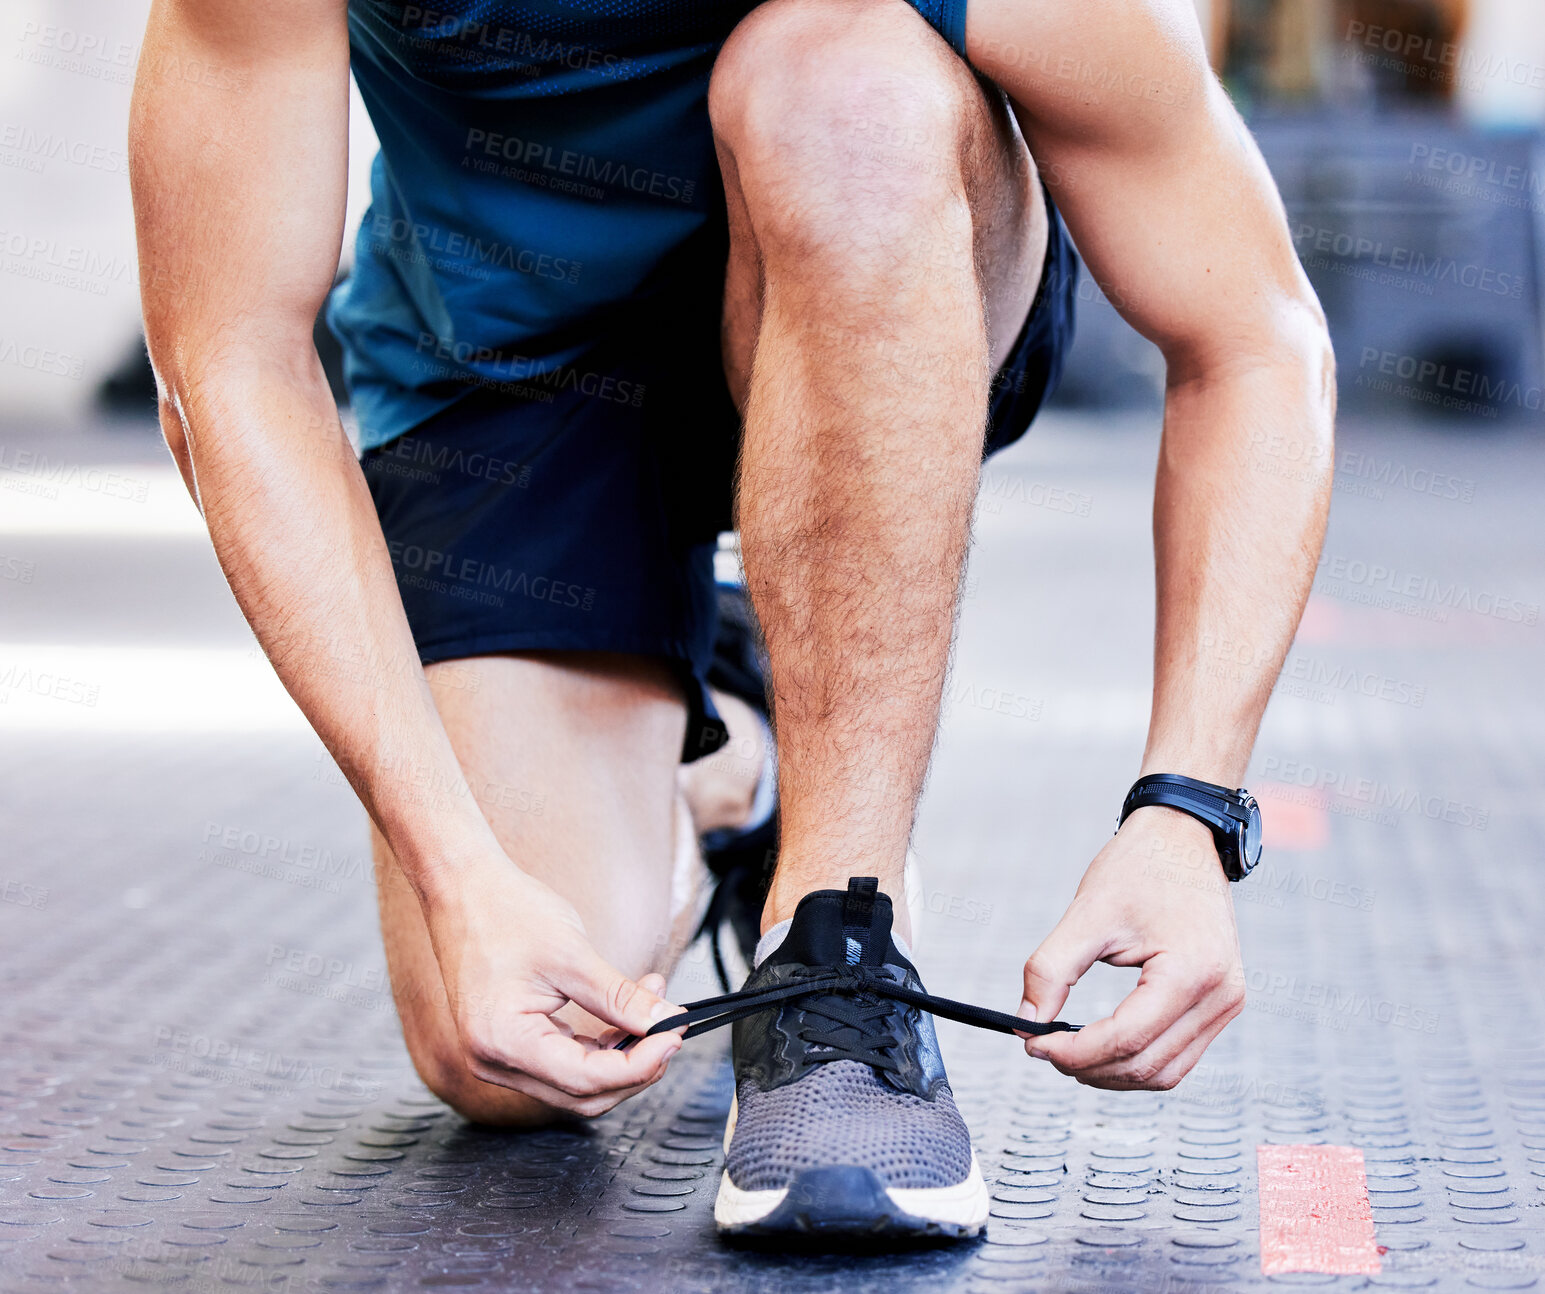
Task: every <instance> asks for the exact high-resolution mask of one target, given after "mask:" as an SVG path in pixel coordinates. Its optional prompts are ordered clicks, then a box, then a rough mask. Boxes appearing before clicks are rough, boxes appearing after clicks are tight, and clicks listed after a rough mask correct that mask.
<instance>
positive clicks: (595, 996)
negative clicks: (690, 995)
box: [557, 954, 681, 1037]
mask: <svg viewBox="0 0 1545 1294" xmlns="http://www.w3.org/2000/svg"><path fill="white" fill-rule="evenodd" d="M642 978H643V980H644V981H645V983H647V984H648V985H650V987H647V988H646V987H645V983H640V982H638V981H636V980H631V979H629V978H628V977H627V976H626V975H624V974H623V973H622V972H621V971H619V970H618V969H617V968H616V967H614V966H612V965H610V964H609V963H607V962H606V960H605V959H604V958H602V957H601V956H599V955H598V954H592V955H591V956H590V957H589V958H587V959H586V960H585V961H584V962H583V963H582V964H581V965H580V966H578V967H576V968H575V969H574V970H573V971H572V972H571V973H570V974H569V975H568V976H567V977H566V978H565V981H564V982H563V983H562V984H559V985H558V986H557V987H558V988H559V989H561V990H562V991H563V992H564V993H565V994H566V995H567V996H568V997H569V998H570V999H572V1000H573V1001H574V1002H576V1003H578V1004H579V1005H580V1006H582V1007H584V1009H585V1010H586V1011H588V1012H590V1014H591V1015H593V1016H595V1017H596V1018H597V1019H599V1020H604V1021H606V1023H607V1024H609V1025H612V1026H614V1027H615V1028H618V1029H624V1030H626V1031H627V1032H628V1033H631V1034H637V1035H638V1036H639V1037H642V1036H643V1035H644V1034H646V1033H648V1032H649V1030H650V1028H651V1026H653V1025H654V1024H656V1023H658V1022H659V1021H661V1020H664V1019H666V1018H667V1017H668V1016H673V1015H677V1014H679V1012H680V1011H681V1008H680V1007H679V1006H674V1005H672V1004H671V1003H670V1002H667V1001H666V1000H665V999H664V998H663V997H661V996H659V993H657V992H655V991H654V987H655V986H658V989H659V992H664V991H665V982H664V980H662V979H661V978H660V977H659V976H658V975H645V976H643V977H642Z"/></svg>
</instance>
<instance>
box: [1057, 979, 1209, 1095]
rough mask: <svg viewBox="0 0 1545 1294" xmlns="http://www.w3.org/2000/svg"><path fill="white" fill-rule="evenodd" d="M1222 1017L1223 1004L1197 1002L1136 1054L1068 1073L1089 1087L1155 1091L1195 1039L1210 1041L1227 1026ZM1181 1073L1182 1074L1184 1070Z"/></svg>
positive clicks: (1207, 1000) (1186, 1052) (1191, 1048)
mask: <svg viewBox="0 0 1545 1294" xmlns="http://www.w3.org/2000/svg"><path fill="white" fill-rule="evenodd" d="M1223 1014H1224V1011H1223V1007H1222V1004H1221V1003H1219V1002H1217V1001H1215V1000H1213V999H1212V998H1208V999H1206V1000H1204V1001H1202V1002H1198V1003H1197V1004H1196V1005H1195V1006H1194V1007H1192V1008H1191V1009H1190V1010H1189V1011H1187V1012H1186V1013H1185V1014H1184V1015H1183V1016H1181V1017H1180V1019H1179V1020H1177V1021H1175V1023H1174V1024H1173V1025H1172V1026H1170V1028H1168V1029H1166V1030H1165V1031H1164V1032H1163V1033H1162V1034H1161V1035H1160V1036H1159V1037H1157V1038H1155V1039H1154V1040H1153V1042H1152V1043H1150V1044H1149V1045H1148V1046H1147V1047H1145V1048H1143V1050H1141V1051H1140V1052H1138V1053H1137V1054H1136V1055H1133V1056H1127V1057H1124V1058H1122V1059H1120V1060H1115V1061H1111V1062H1109V1063H1107V1064H1102V1065H1095V1066H1091V1067H1089V1068H1087V1069H1079V1070H1070V1071H1067V1072H1068V1073H1070V1074H1071V1075H1072V1077H1074V1078H1076V1079H1077V1080H1078V1081H1079V1082H1080V1083H1085V1084H1088V1085H1089V1086H1090V1087H1106V1088H1115V1089H1121V1090H1126V1089H1130V1088H1139V1089H1145V1090H1146V1089H1151V1088H1157V1087H1158V1086H1159V1080H1160V1078H1161V1077H1163V1076H1165V1075H1167V1074H1168V1073H1169V1072H1170V1070H1171V1069H1173V1068H1175V1067H1176V1066H1177V1064H1178V1063H1179V1062H1180V1060H1181V1058H1182V1057H1184V1056H1186V1055H1188V1054H1189V1053H1190V1052H1192V1051H1193V1050H1194V1049H1195V1048H1196V1045H1197V1042H1198V1040H1200V1039H1203V1038H1211V1037H1212V1036H1214V1035H1215V1034H1216V1032H1217V1030H1218V1029H1221V1028H1222V1027H1223V1024H1224V1023H1226V1021H1224V1020H1222V1019H1221V1017H1222V1016H1223ZM1203 1046H1204V1047H1205V1043H1203ZM1180 1072H1181V1073H1184V1070H1182V1071H1180ZM1172 1086H1173V1084H1172Z"/></svg>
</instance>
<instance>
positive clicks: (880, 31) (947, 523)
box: [709, 0, 1046, 931]
mask: <svg viewBox="0 0 1545 1294" xmlns="http://www.w3.org/2000/svg"><path fill="white" fill-rule="evenodd" d="M709 102H710V111H711V114H712V117H713V123H714V129H715V133H716V138H717V141H718V147H719V155H720V162H721V166H722V168H723V170H724V174H725V183H726V189H727V193H728V197H729V203H730V217H731V258H730V267H729V277H728V284H727V288H726V314H725V340H726V370H727V373H728V374H729V377H730V381H731V385H732V388H733V389H735V390H736V394H737V398H741V399H743V402H744V411H745V417H746V432H745V447H744V456H743V461H742V469H741V480H740V495H739V522H740V529H741V543H742V553H743V556H744V561H745V567H746V577H747V583H748V586H749V589H750V592H751V597H752V601H753V604H754V605H755V607H756V611H757V614H758V616H759V617H760V619H761V623H762V627H763V631H764V632H765V634H766V638H767V644H768V650H769V653H770V655H771V658H772V687H773V694H774V712H775V716H776V724H777V740H778V758H779V772H780V778H781V787H780V789H781V798H782V806H781V812H782V856H781V858H780V861H779V865H778V870H777V874H776V876H775V877H774V880H773V885H772V892H771V894H770V896H769V899H768V903H767V908H766V911H765V912H764V915H763V926H764V929H765V928H766V927H768V926H770V925H772V924H774V923H775V922H777V921H779V920H782V919H783V918H785V917H787V916H789V915H791V914H792V912H793V909H794V906H795V905H796V904H797V902H798V900H799V899H800V897H801V896H803V895H804V894H806V893H808V892H810V891H811V890H813V889H820V888H826V887H831V886H837V887H840V886H842V885H843V884H844V883H845V882H846V878H847V877H848V876H849V875H851V874H855V873H862V874H869V875H876V876H878V877H879V878H880V883H881V886H882V888H883V889H884V890H885V891H886V892H887V893H889V894H890V895H891V896H892V898H893V899H894V900H896V909H897V920H898V924H899V925H900V926H901V928H902V929H903V931H905V928H906V917H905V904H904V902H903V901H902V900H903V895H902V869H903V866H904V863H905V857H906V849H907V842H908V838H909V836H910V834H911V829H912V819H913V814H914V811H915V807H916V803H917V798H918V795H919V793H920V792H921V789H922V785H923V779H924V776H925V774H926V772H927V767H928V760H929V756H930V752H931V750H932V747H933V741H934V732H935V728H936V726H937V722H938V714H939V701H940V695H941V691H942V687H943V683H944V677H945V672H946V669H947V666H948V659H949V651H950V642H951V637H952V634H953V625H954V613H955V603H956V596H957V588H958V583H959V576H960V570H961V565H962V562H963V560H964V555H965V550H966V544H967V539H968V533H969V526H970V518H971V512H972V504H973V500H974V497H975V491H976V485H977V479H978V474H979V469H980V461H981V452H982V436H983V431H984V427H985V423H986V415H987V398H988V382H989V378H990V374H991V369H992V365H994V364H995V363H996V362H997V361H998V360H999V359H1000V358H1001V357H1002V355H1003V353H1004V352H1005V351H1006V350H1007V348H1008V346H1009V345H1010V344H1011V342H1012V340H1013V338H1014V337H1015V335H1016V334H1017V332H1018V330H1019V327H1020V325H1021V323H1022V322H1023V320H1024V317H1025V313H1026V311H1027V309H1028V307H1029V304H1030V301H1031V300H1032V298H1033V296H1034V291H1035V287H1036V283H1037V281H1038V279H1039V273H1040V264H1041V260H1042V257H1043V255H1044V249H1045V228H1046V226H1045V210H1044V204H1043V203H1042V201H1041V198H1040V191H1039V186H1038V185H1037V184H1036V183H1035V173H1034V169H1033V166H1032V165H1031V163H1030V161H1029V155H1028V153H1027V152H1026V150H1025V148H1024V144H1023V142H1022V141H1021V140H1020V138H1019V135H1018V132H1017V130H1016V128H1015V127H1014V125H1013V122H1012V119H1011V117H1010V115H1009V114H1008V112H1007V111H1006V110H1005V108H1004V105H1003V103H1002V102H1001V99H1000V98H998V97H997V96H996V95H994V94H992V93H990V92H989V91H987V90H985V89H984V88H983V87H982V85H981V84H980V83H978V82H977V80H976V79H975V78H974V77H973V76H972V75H971V73H970V71H969V69H968V68H967V67H966V65H965V64H964V63H963V62H962V61H961V60H959V59H958V58H956V57H955V55H954V54H953V53H952V52H951V51H950V49H949V48H948V46H947V45H946V44H945V43H944V42H943V41H942V40H941V39H940V38H939V37H938V36H937V35H936V34H935V33H934V32H933V31H932V30H931V29H930V28H928V27H927V25H926V24H925V23H924V22H923V21H922V19H920V18H919V17H918V16H917V15H916V13H915V12H914V11H913V10H912V9H911V8H910V7H909V6H907V5H905V4H903V3H902V2H901V0H845V2H843V3H837V4H833V3H830V2H829V0H816V2H812V0H769V3H766V4H763V5H762V6H760V7H759V8H758V9H756V10H755V11H754V12H753V13H752V14H751V15H750V16H749V17H748V18H747V19H746V20H745V21H744V22H743V23H742V24H741V25H740V27H739V28H737V29H736V31H735V33H734V34H733V35H732V36H731V38H730V41H729V43H728V44H727V45H726V46H725V49H724V51H723V53H722V54H721V56H720V59H719V63H718V65H717V66H716V68H715V70H714V79H713V83H712V87H711V89H710V98H709Z"/></svg>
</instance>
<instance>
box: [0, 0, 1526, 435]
mask: <svg viewBox="0 0 1545 1294" xmlns="http://www.w3.org/2000/svg"><path fill="white" fill-rule="evenodd" d="M1198 6H1199V11H1200V17H1201V20H1202V23H1203V28H1204V30H1205V32H1206V34H1207V38H1208V42H1209V48H1210V50H1211V53H1212V58H1213V61H1214V63H1215V65H1216V66H1217V68H1218V70H1219V72H1220V73H1221V75H1222V76H1223V79H1224V81H1225V83H1226V84H1227V86H1228V88H1229V91H1230V93H1231V94H1232V95H1233V97H1234V100H1235V102H1236V103H1237V104H1238V106H1239V108H1240V111H1241V112H1242V113H1243V114H1244V116H1245V119H1246V120H1247V121H1248V122H1249V124H1250V126H1251V128H1252V130H1254V131H1255V133H1256V135H1257V137H1258V138H1259V140H1260V142H1261V147H1262V149H1263V150H1264V152H1265V155H1266V159H1267V161H1268V163H1269V164H1270V166H1271V167H1272V169H1273V171H1274V172H1275V174H1276V176H1277V181H1278V183H1279V185H1280V186H1281V189H1282V194H1283V198H1284V200H1285V202H1286V204H1287V209H1288V214H1289V217H1290V218H1291V220H1292V224H1293V233H1294V239H1295V242H1296V244H1297V247H1298V250H1299V254H1300V256H1301V257H1302V259H1303V261H1304V264H1305V267H1306V268H1307V270H1308V272H1309V275H1310V277H1311V279H1312V280H1313V281H1314V284H1315V286H1316V288H1317V289H1318V290H1319V293H1320V297H1321V299H1322V301H1323V302H1324V303H1325V306H1326V310H1327V312H1328V314H1329V316H1330V320H1331V327H1332V331H1333V333H1334V336H1335V340H1336V342H1337V350H1338V353H1339V355H1340V358H1341V380H1342V395H1343V399H1344V401H1345V403H1346V406H1347V407H1349V408H1353V409H1358V410H1363V409H1367V410H1373V411H1379V410H1381V409H1382V410H1387V409H1388V408H1389V404H1388V401H1385V400H1381V399H1379V398H1378V394H1379V393H1378V392H1377V391H1376V390H1375V389H1374V386H1375V384H1374V383H1372V382H1369V381H1366V380H1361V379H1368V378H1370V377H1375V376H1384V377H1388V376H1390V374H1389V373H1387V372H1380V371H1379V366H1380V365H1381V364H1384V363H1385V360H1384V356H1385V355H1386V353H1387V354H1389V355H1393V356H1395V357H1396V358H1395V359H1394V360H1393V361H1391V363H1392V364H1393V365H1394V366H1395V367H1397V368H1400V369H1412V370H1413V372H1414V375H1415V380H1416V385H1417V386H1418V388H1419V389H1421V390H1422V391H1423V392H1425V393H1428V394H1429V395H1430V396H1431V398H1433V399H1436V400H1438V401H1441V399H1442V398H1443V396H1444V395H1445V394H1446V393H1447V392H1446V391H1445V389H1444V386H1443V379H1442V375H1443V374H1444V373H1445V371H1446V372H1448V373H1449V374H1450V375H1451V374H1452V373H1453V372H1454V371H1456V370H1464V371H1466V372H1473V373H1475V374H1479V375H1484V376H1485V377H1486V378H1487V379H1488V380H1489V381H1490V382H1493V383H1497V384H1504V383H1515V382H1516V383H1519V384H1521V385H1522V387H1523V388H1525V389H1526V390H1527V389H1528V388H1538V387H1539V385H1540V382H1541V364H1542V360H1541V356H1542V353H1545V341H1542V336H1541V330H1540V300H1541V292H1542V286H1541V279H1540V274H1539V265H1540V248H1541V229H1542V213H1545V159H1542V155H1541V151H1540V139H1541V130H1542V122H1545V72H1542V67H1545V6H1541V5H1540V4H1538V3H1537V2H1536V0H1198ZM147 8H148V4H147V0H113V2H112V3H108V2H107V0H9V3H8V4H7V5H6V7H5V15H4V19H3V21H4V25H5V30H4V33H3V35H0V39H3V40H4V41H5V54H4V60H5V69H6V74H5V77H4V80H3V83H0V168H3V169H0V174H3V176H4V184H3V185H0V272H3V276H4V277H3V280H0V282H3V288H4V290H3V292H0V337H4V338H5V339H6V345H7V350H6V352H5V354H6V358H5V359H4V360H3V361H0V377H3V381H0V414H26V415H29V416H34V417H45V418H59V417H68V416H71V415H80V414H82V413H84V412H86V411H87V410H93V409H100V410H106V411H109V412H111V413H114V414H119V413H121V414H125V415H130V416H134V415H141V414H143V412H144V410H145V408H146V405H147V401H148V400H149V398H150V385H149V375H148V371H147V368H146V365H145V363H144V358H143V348H142V346H141V344H140V342H139V334H138V323H137V321H138V317H139V305H138V295H137V287H136V277H135V276H136V270H135V260H134V243H133V233H132V225H131V220H130V207H129V196H128V185H127V163H126V156H125V120H126V107H127V103H128V96H129V89H130V84H131V82H132V78H133V70H134V63H135V59H136V57H137V52H138V45H139V40H140V36H141V32H142V29H143V25H144V17H145V13H146V11H147ZM355 107H356V112H355V113H354V121H353V148H352V150H351V151H352V156H351V163H350V165H351V171H352V185H351V202H350V213H349V214H350V221H351V225H350V235H349V237H348V238H346V239H345V243H344V246H345V249H346V250H345V253H344V263H343V264H342V265H340V267H339V270H340V273H341V274H346V273H347V272H348V257H349V251H348V250H347V249H350V248H351V247H352V242H353V238H352V230H353V228H354V225H355V223H356V222H357V221H358V220H359V218H360V215H361V213H362V210H363V206H364V204H365V201H366V200H367V185H366V175H367V168H368V165H369V161H370V158H371V156H372V154H373V151H374V141H373V136H372V133H371V130H370V124H369V121H368V120H367V119H366V117H365V115H364V113H363V111H362V110H359V104H358V102H357V101H356V105H355ZM1083 296H1084V299H1085V304H1086V306H1087V308H1086V309H1085V311H1084V316H1083V327H1082V329H1081V332H1082V337H1081V342H1082V345H1081V347H1080V350H1079V353H1078V356H1077V361H1076V362H1075V364H1074V365H1073V368H1072V371H1071V372H1070V373H1069V375H1068V379H1067V381H1066V382H1065V384H1064V389H1063V393H1062V399H1063V401H1064V402H1065V403H1070V404H1081V405H1085V406H1088V405H1103V406H1108V405H1111V404H1142V403H1149V402H1152V401H1153V400H1155V399H1156V398H1157V390H1158V382H1159V375H1160V368H1159V362H1158V358H1157V355H1156V354H1155V353H1154V352H1153V350H1152V348H1151V347H1149V346H1147V344H1146V343H1144V342H1142V341H1141V339H1139V338H1137V337H1135V336H1134V335H1132V334H1131V333H1130V331H1129V330H1127V329H1126V328H1125V327H1124V326H1122V325H1121V324H1120V322H1119V320H1118V319H1117V318H1116V317H1115V314H1114V312H1113V311H1111V310H1110V308H1109V307H1108V306H1107V305H1106V304H1105V303H1104V301H1103V299H1102V297H1101V294H1100V291H1099V288H1098V286H1097V285H1095V284H1093V283H1086V284H1085V285H1084V291H1083ZM320 340H321V342H322V345H323V349H324V351H325V352H328V353H329V355H330V353H331V351H332V349H333V348H332V346H331V342H330V339H329V338H327V337H326V336H325V335H324V336H322V337H321V339H320ZM13 347H14V348H15V354H12V353H11V349H12V348H13ZM1370 351H1371V352H1372V356H1370V354H1369V353H1370ZM1365 357H1366V358H1365ZM1444 366H1447V368H1446V369H1445V367H1444ZM1419 402H1420V401H1418V403H1419ZM1504 404H1505V405H1506V406H1507V408H1508V410H1509V411H1510V413H1511V414H1512V415H1514V416H1517V415H1520V414H1522V415H1527V414H1530V413H1537V412H1538V411H1539V410H1538V401H1537V400H1536V401H1535V407H1534V408H1533V409H1530V408H1528V407H1527V402H1526V401H1511V400H1509V401H1504ZM1395 409H1396V410H1397V411H1399V412H1400V413H1405V412H1407V411H1408V410H1407V406H1406V403H1400V404H1397V405H1396V406H1395Z"/></svg>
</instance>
